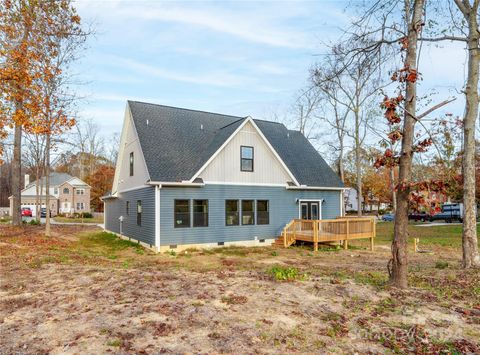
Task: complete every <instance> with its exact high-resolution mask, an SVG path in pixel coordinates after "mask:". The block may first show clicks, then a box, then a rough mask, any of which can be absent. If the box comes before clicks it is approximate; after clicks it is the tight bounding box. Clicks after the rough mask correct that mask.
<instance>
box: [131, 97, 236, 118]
mask: <svg viewBox="0 0 480 355" xmlns="http://www.w3.org/2000/svg"><path fill="white" fill-rule="evenodd" d="M127 102H129V103H130V102H136V103H139V104H145V105H152V106H160V107H168V108H174V109H177V110H184V111H191V112H201V113H208V114H210V115H217V116H227V117H234V118H239V119H243V118H245V117H240V116H234V115H228V114H224V113H217V112H211V111H205V110H194V109H190V108H184V107H178V106H169V105H161V104H154V103H151V102H145V101H136V100H127ZM237 121H238V120H237Z"/></svg>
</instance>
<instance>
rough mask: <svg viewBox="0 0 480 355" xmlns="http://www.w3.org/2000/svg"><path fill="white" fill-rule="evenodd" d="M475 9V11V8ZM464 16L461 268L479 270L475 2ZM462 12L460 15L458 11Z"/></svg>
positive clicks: (479, 54) (479, 50) (479, 47)
mask: <svg viewBox="0 0 480 355" xmlns="http://www.w3.org/2000/svg"><path fill="white" fill-rule="evenodd" d="M475 6H476V7H475ZM469 10H470V11H469V12H468V13H464V15H465V18H466V20H467V22H468V27H469V33H468V49H469V51H468V78H467V85H466V88H465V98H466V109H465V117H464V119H463V139H464V154H463V177H464V178H463V205H464V216H463V234H462V245H463V267H464V268H471V267H478V266H480V256H479V254H478V242H477V221H476V206H475V123H476V120H477V116H478V100H479V94H478V78H479V74H478V70H479V69H478V67H479V65H480V63H479V57H480V44H479V39H480V34H479V32H478V23H477V12H478V1H476V2H475V5H474V6H473V7H472V8H470V9H469ZM462 12H463V11H462Z"/></svg>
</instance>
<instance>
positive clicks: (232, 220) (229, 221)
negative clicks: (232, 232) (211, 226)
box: [225, 200, 239, 226]
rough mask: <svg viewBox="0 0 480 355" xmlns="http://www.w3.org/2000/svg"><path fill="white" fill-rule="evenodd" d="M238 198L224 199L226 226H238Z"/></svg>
mask: <svg viewBox="0 0 480 355" xmlns="http://www.w3.org/2000/svg"><path fill="white" fill-rule="evenodd" d="M238 212H239V211H238V200H226V201H225V224H226V225H227V226H238V224H239V213H238Z"/></svg>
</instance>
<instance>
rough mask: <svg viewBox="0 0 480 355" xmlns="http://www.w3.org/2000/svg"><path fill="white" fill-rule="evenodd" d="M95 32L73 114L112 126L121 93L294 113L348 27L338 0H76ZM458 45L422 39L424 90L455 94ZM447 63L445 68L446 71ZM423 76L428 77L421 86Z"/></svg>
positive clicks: (224, 109)
mask: <svg viewBox="0 0 480 355" xmlns="http://www.w3.org/2000/svg"><path fill="white" fill-rule="evenodd" d="M76 6H77V9H78V11H79V14H80V15H81V16H82V18H83V20H84V21H85V22H87V23H93V24H94V26H95V28H96V35H95V37H94V38H91V39H90V41H89V46H90V48H89V49H88V50H87V51H86V52H85V55H84V56H83V58H82V60H81V62H80V63H78V64H77V66H76V67H75V68H74V70H75V71H76V72H78V73H79V75H80V80H81V81H83V82H85V83H86V84H85V85H82V86H81V87H80V92H81V94H82V96H85V100H84V102H82V104H81V108H80V111H79V117H80V119H93V120H94V121H95V122H96V123H98V124H99V125H100V126H101V128H102V132H103V133H104V134H106V135H108V134H109V133H111V132H119V131H120V130H121V124H122V120H123V111H124V108H125V102H126V100H127V99H131V100H139V101H146V102H153V103H159V104H165V105H171V106H179V107H186V108H192V109H199V110H206V111H213V112H219V113H226V114H232V115H239V116H246V115H251V116H253V117H254V118H260V119H272V118H273V117H274V116H275V115H278V116H279V117H281V118H287V121H288V117H289V116H291V114H292V113H291V110H290V107H291V104H292V103H293V101H294V99H295V93H296V92H297V91H298V90H299V89H301V88H302V87H303V86H304V85H305V83H306V81H307V76H308V69H309V67H310V66H311V65H312V64H313V63H314V62H315V61H316V60H318V58H319V57H318V55H319V54H320V55H321V54H322V53H324V52H325V48H324V44H323V43H325V42H328V41H330V40H334V39H335V38H337V37H339V36H340V35H341V29H342V28H345V26H346V25H347V24H348V20H349V18H348V16H347V12H345V11H344V10H345V7H347V6H348V2H339V1H277V2H274V1H261V2H254V1H229V2H226V1H218V2H203V1H188V2H173V1H168V2H160V1H87V0H81V1H78V2H77V4H76ZM464 62H465V52H464V51H463V50H462V47H461V46H456V45H450V44H447V45H445V46H443V48H437V47H436V46H430V47H429V46H424V48H423V49H422V61H421V67H420V71H421V72H422V74H423V79H424V80H423V82H421V86H422V87H421V92H428V91H430V90H432V89H435V90H436V91H438V92H439V95H438V96H437V97H438V99H439V101H440V100H443V99H445V98H447V97H448V96H452V95H455V96H458V98H459V100H457V102H456V103H454V104H453V105H451V106H449V107H448V109H446V111H449V112H454V113H456V114H459V115H461V114H462V113H463V97H462V96H461V95H460V94H458V90H459V89H460V88H461V86H462V82H463V80H464V75H465V72H464ZM447 69H448V70H447ZM427 83H428V84H427Z"/></svg>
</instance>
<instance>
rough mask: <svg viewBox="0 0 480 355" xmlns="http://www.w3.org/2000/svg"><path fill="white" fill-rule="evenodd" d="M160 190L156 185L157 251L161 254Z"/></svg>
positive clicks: (159, 186)
mask: <svg viewBox="0 0 480 355" xmlns="http://www.w3.org/2000/svg"><path fill="white" fill-rule="evenodd" d="M160 188H161V185H155V250H156V251H157V252H160Z"/></svg>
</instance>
